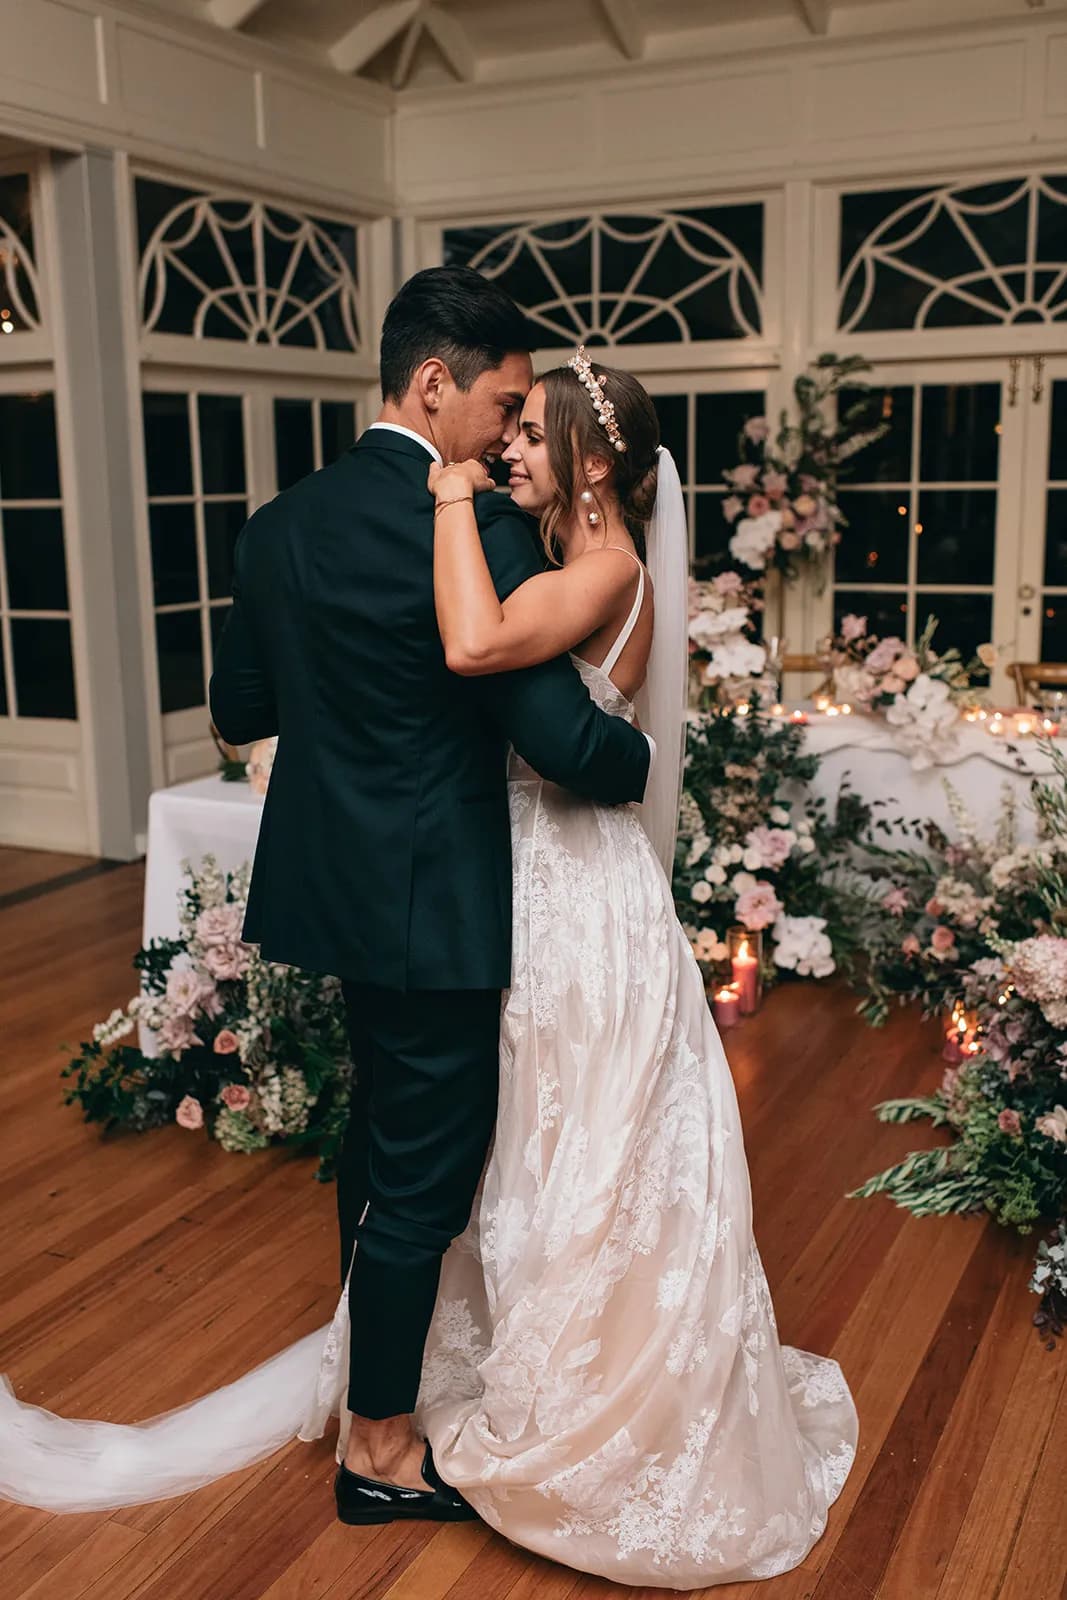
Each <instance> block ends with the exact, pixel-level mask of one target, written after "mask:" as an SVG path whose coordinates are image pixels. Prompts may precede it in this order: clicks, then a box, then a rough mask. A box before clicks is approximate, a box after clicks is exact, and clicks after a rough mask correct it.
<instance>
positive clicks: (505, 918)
mask: <svg viewBox="0 0 1067 1600" xmlns="http://www.w3.org/2000/svg"><path fill="white" fill-rule="evenodd" d="M528 347H529V334H528V331H527V326H526V323H525V319H524V318H523V316H522V314H521V312H520V311H519V309H518V307H517V306H515V305H514V303H513V302H512V301H511V300H510V299H509V298H508V297H507V295H505V294H504V293H503V292H502V291H501V290H500V289H499V288H497V287H496V286H494V285H493V284H490V283H489V282H487V281H486V280H485V279H484V278H482V277H480V276H479V274H477V273H475V272H472V271H470V270H468V269H466V268H461V267H440V268H434V269H431V270H430V271H428V272H420V273H418V274H417V275H416V276H415V277H414V278H412V279H411V280H410V281H409V282H408V283H406V284H405V285H404V287H403V288H402V289H401V290H400V292H399V294H398V295H397V296H396V299H395V300H394V301H393V303H392V305H391V306H390V308H389V311H388V314H387V316H386V319H385V324H384V327H383V329H382V337H381V386H382V395H383V400H384V404H383V407H382V411H381V414H380V416H379V418H378V421H377V422H375V423H374V424H372V426H371V427H370V428H368V429H367V431H366V432H365V433H364V434H363V436H362V437H361V438H360V439H359V441H358V442H357V444H356V445H355V446H354V447H353V449H351V450H350V451H349V452H348V453H347V454H346V455H345V456H343V457H342V458H341V459H340V460H339V461H337V462H335V463H334V464H333V465H332V466H329V467H324V468H323V469H322V470H321V471H320V472H315V473H313V474H312V475H311V476H310V477H308V478H305V479H304V480H303V481H302V482H301V483H298V484H296V485H295V486H294V487H293V488H291V489H289V490H287V491H286V492H285V493H284V494H281V495H279V496H278V497H277V499H275V500H273V501H271V502H270V504H269V505H266V506H264V507H263V508H262V509H261V510H259V511H257V512H256V514H255V516H253V517H252V519H251V521H250V522H249V523H248V526H247V527H246V528H245V530H244V532H243V533H242V535H241V538H240V540H239V542H238V545H237V551H236V557H235V577H234V586H233V609H232V611H231V613H230V616H229V618H228V620H227V623H226V627H225V630H224V632H223V635H222V639H221V641H220V643H219V647H218V651H217V653H216V658H215V672H214V676H213V678H212V681H211V711H212V716H213V717H214V720H215V724H216V726H217V727H218V729H219V731H220V732H221V734H222V736H223V738H224V739H227V740H228V741H229V742H230V743H232V744H244V743H247V742H248V741H250V740H254V739H262V738H266V737H268V736H270V735H272V734H278V735H279V743H278V753H277V757H276V759H275V763H274V769H273V772H272V776H271V782H270V789H269V791H268V794H267V799H266V803H265V806H264V811H263V822H262V827H261V829H260V835H259V845H258V848H257V850H256V859H255V867H254V871H253V875H252V883H251V888H250V891H249V897H248V918H247V922H246V924H245V937H246V938H247V939H248V940H250V941H254V942H257V943H259V944H260V945H261V946H262V949H263V954H264V956H265V957H267V959H269V960H271V961H280V962H285V963H288V964H291V965H294V966H299V967H305V968H307V969H308V970H310V971H313V972H323V973H333V974H336V975H337V976H339V977H340V978H342V980H343V992H344V999H345V1005H346V1007H347V1013H348V1026H349V1034H350V1038H351V1042H352V1056H353V1060H354V1063H355V1081H354V1085H353V1093H352V1108H351V1117H350V1122H349V1125H348V1129H347V1132H346V1135H345V1139H344V1144H343V1147H342V1151H341V1156H340V1160H339V1166H338V1211H339V1220H340V1232H341V1273H342V1277H343V1276H344V1275H345V1274H346V1273H347V1272H348V1269H349V1265H350V1263H351V1266H352V1272H351V1278H350V1288H349V1305H350V1314H351V1359H350V1370H349V1387H348V1406H349V1409H350V1410H351V1411H352V1412H353V1421H352V1430H351V1433H350V1436H349V1442H348V1447H347V1451H346V1455H345V1462H344V1465H343V1466H342V1468H341V1470H340V1471H339V1473H338V1479H337V1500H338V1511H339V1514H340V1515H341V1517H342V1519H343V1520H344V1521H346V1522H357V1523H358V1522H370V1521H374V1522H382V1521H389V1520H391V1519H392V1518H394V1517H434V1518H439V1519H441V1520H454V1519H458V1518H460V1517H463V1516H466V1515H469V1512H468V1509H467V1507H466V1506H465V1504H464V1502H463V1501H462V1499H461V1498H460V1497H459V1495H458V1494H457V1493H456V1492H455V1491H454V1490H452V1489H450V1488H448V1487H447V1486H446V1485H445V1484H444V1483H443V1482H442V1481H441V1479H440V1478H439V1477H438V1476H437V1474H436V1471H435V1469H434V1466H433V1462H432V1459H431V1457H430V1453H429V1450H428V1448H426V1447H425V1446H423V1445H422V1444H421V1443H420V1442H419V1441H418V1439H417V1438H416V1435H415V1432H414V1428H413V1425H412V1421H411V1412H412V1411H413V1409H414V1406H415V1400H416V1396H417V1394H418V1388H419V1378H420V1372H421V1366H422V1355H423V1346H424V1343H425V1339H426V1334H427V1331H428V1329H429V1324H430V1319H431V1316H432V1313H433V1308H434V1300H435V1297H436V1293H437V1284H438V1276H439V1272H440V1266H441V1257H442V1255H443V1253H444V1252H445V1250H447V1248H448V1246H449V1244H450V1242H451V1241H452V1239H453V1238H455V1237H456V1235H457V1234H459V1233H461V1232H462V1231H463V1229H464V1228H465V1227H466V1225H467V1222H468V1220H469V1217H470V1211H471V1205H472V1201H473V1197H474V1192H475V1188H476V1186H477V1183H478V1179H479V1177H480V1175H481V1171H482V1166H483V1164H484V1161H485V1156H486V1152H487V1149H488V1145H489V1140H490V1137H491V1135H492V1130H493V1123H494V1119H495V1115H496V1100H497V1071H498V1061H497V1052H498V1043H499V1039H498V1028H499V1016H500V991H501V990H502V989H504V988H506V987H507V986H508V984H509V983H510V981H511V841H510V830H509V821H508V802H507V790H506V777H505V773H506V754H507V745H508V742H509V741H510V742H511V743H512V744H513V745H514V746H515V749H516V750H517V751H518V752H519V753H520V755H522V756H523V757H524V758H525V759H526V760H527V761H528V762H529V763H530V765H531V766H532V767H534V768H535V769H536V770H537V771H538V772H539V773H541V774H542V776H543V777H545V778H548V779H550V780H552V781H553V782H556V783H559V784H562V785H564V786H566V787H567V788H570V789H572V790H574V791H576V792H577V793H579V794H583V795H587V796H592V797H594V798H596V799H598V800H601V801H604V802H607V803H615V802H622V801H627V800H640V798H641V796H642V794H643V793H644V787H645V780H646V777H647V774H648V767H649V760H650V755H649V745H648V743H647V742H646V740H645V738H644V737H643V736H642V735H641V734H639V733H637V732H635V731H634V730H633V729H632V728H630V727H629V726H628V725H627V724H626V723H625V722H623V721H621V720H620V719H616V718H613V717H609V716H606V715H604V713H603V712H601V711H600V710H598V709H597V708H596V707H595V706H594V705H593V703H592V701H591V700H590V698H589V695H588V693H587V691H586V690H585V688H584V687H583V685H582V683H581V681H580V679H579V678H578V676H577V674H576V673H575V671H574V670H573V668H572V667H571V665H570V663H569V662H568V661H567V659H566V658H560V659H559V660H556V661H551V662H548V663H546V664H545V665H543V666H538V667H533V668H531V669H530V670H528V671H525V672H514V673H507V674H502V675H500V676H497V677H485V678H472V679H463V678H458V677H454V676H453V675H452V674H451V673H449V671H448V669H447V667H446V665H445V658H444V651H443V648H442V645H441V640H440V638H439V636H438V632H437V624H436V620H435V615H434V600H433V538H434V502H433V498H432V496H431V495H430V493H429V491H428V489H427V487H426V478H427V472H428V469H429V466H430V463H431V461H438V462H441V461H452V460H464V459H466V458H468V457H483V458H485V459H487V460H488V459H492V458H495V457H497V456H499V455H500V454H501V453H502V451H504V450H505V449H506V448H507V446H508V445H509V444H510V443H511V441H512V440H513V439H514V438H515V436H516V433H517V430H518V417H519V412H520V410H521V408H522V402H523V398H524V396H525V395H526V393H527V391H528V390H529V388H530V383H531V366H530V356H529V348H528ZM477 512H478V520H479V526H480V528H481V533H482V539H483V543H484V546H485V551H486V556H487V559H488V561H489V565H490V568H491V571H492V573H493V578H494V581H495V583H496V587H497V591H498V593H499V594H500V597H501V599H503V598H504V597H505V596H507V595H508V594H510V593H511V591H512V590H513V589H515V588H517V587H518V585H519V584H521V583H523V582H524V581H525V580H526V579H527V578H529V577H531V576H533V575H534V574H535V573H536V572H538V571H539V570H541V567H542V565H543V563H542V562H541V561H540V560H539V558H538V552H537V549H536V546H535V542H534V539H533V537H532V534H531V529H532V525H531V524H530V522H529V520H528V519H527V518H525V517H524V515H523V514H522V513H521V512H519V511H518V510H517V509H516V508H514V507H513V506H512V505H511V503H510V501H508V500H507V499H503V498H502V497H500V496H497V495H482V496H480V497H479V499H478V506H477ZM356 1246H358V1248H355V1247H356ZM354 1248H355V1256H354V1259H353V1249H354Z"/></svg>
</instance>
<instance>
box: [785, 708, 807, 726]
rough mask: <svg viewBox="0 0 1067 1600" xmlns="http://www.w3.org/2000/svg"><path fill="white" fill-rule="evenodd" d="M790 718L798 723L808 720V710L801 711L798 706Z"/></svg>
mask: <svg viewBox="0 0 1067 1600" xmlns="http://www.w3.org/2000/svg"><path fill="white" fill-rule="evenodd" d="M789 720H790V722H797V723H800V722H807V720H808V713H807V712H806V711H801V710H800V708H799V707H798V708H797V710H796V711H794V712H793V713H792V715H791V716H790V718H789Z"/></svg>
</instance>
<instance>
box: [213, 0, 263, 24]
mask: <svg viewBox="0 0 1067 1600" xmlns="http://www.w3.org/2000/svg"><path fill="white" fill-rule="evenodd" d="M263 3H264V0H208V8H207V14H208V16H209V17H210V19H211V21H212V22H213V23H214V24H215V26H216V27H218V28H234V29H236V28H240V27H242V26H243V25H244V24H245V23H246V22H247V21H248V19H249V17H250V16H251V15H252V13H253V12H254V11H258V10H259V8H260V6H262V5H263Z"/></svg>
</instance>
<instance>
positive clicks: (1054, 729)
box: [1041, 717, 1060, 739]
mask: <svg viewBox="0 0 1067 1600" xmlns="http://www.w3.org/2000/svg"><path fill="white" fill-rule="evenodd" d="M1059 731H1060V725H1059V723H1058V722H1053V720H1052V718H1051V717H1045V718H1043V720H1042V723H1041V732H1042V733H1046V734H1048V736H1049V738H1050V739H1054V738H1055V737H1056V735H1057V734H1058V733H1059Z"/></svg>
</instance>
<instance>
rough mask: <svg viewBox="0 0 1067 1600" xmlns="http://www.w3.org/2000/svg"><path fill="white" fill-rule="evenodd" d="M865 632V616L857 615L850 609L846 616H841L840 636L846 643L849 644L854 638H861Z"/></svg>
mask: <svg viewBox="0 0 1067 1600" xmlns="http://www.w3.org/2000/svg"><path fill="white" fill-rule="evenodd" d="M866 632H867V618H866V617H857V616H856V615H855V614H854V613H853V612H851V611H850V612H849V614H848V616H847V617H842V618H841V637H842V639H844V641H845V643H846V644H851V643H852V641H853V640H854V639H862V638H863V635H864V634H865V633H866Z"/></svg>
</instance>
